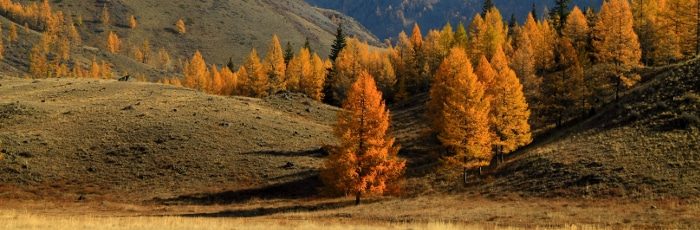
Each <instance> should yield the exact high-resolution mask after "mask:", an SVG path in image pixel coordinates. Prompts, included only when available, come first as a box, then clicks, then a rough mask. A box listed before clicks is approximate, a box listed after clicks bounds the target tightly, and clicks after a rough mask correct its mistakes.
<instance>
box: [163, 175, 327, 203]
mask: <svg viewBox="0 0 700 230" xmlns="http://www.w3.org/2000/svg"><path fill="white" fill-rule="evenodd" d="M322 185H323V183H322V182H321V179H320V178H319V177H318V174H314V175H311V176H308V177H305V178H302V179H299V180H295V181H290V182H286V183H280V184H274V185H271V186H267V187H261V188H252V189H243V190H237V191H226V192H218V193H199V194H192V195H182V196H178V197H175V198H168V199H161V198H155V199H153V200H151V201H152V202H156V203H161V204H165V205H221V204H234V203H243V202H246V201H249V200H251V199H300V198H310V197H315V196H317V195H318V194H319V193H318V188H319V187H321V186H322Z"/></svg>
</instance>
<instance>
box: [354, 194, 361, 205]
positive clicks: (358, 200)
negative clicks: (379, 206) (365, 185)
mask: <svg viewBox="0 0 700 230" xmlns="http://www.w3.org/2000/svg"><path fill="white" fill-rule="evenodd" d="M360 195H361V194H360V193H359V192H358V193H357V194H355V205H360Z"/></svg>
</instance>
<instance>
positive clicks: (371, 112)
mask: <svg viewBox="0 0 700 230" xmlns="http://www.w3.org/2000/svg"><path fill="white" fill-rule="evenodd" d="M389 123H390V118H389V110H387V109H386V106H385V104H384V102H383V101H382V95H381V93H380V92H379V91H378V90H377V87H376V85H375V82H374V79H373V78H372V76H370V75H369V73H368V72H366V71H365V72H362V73H361V74H360V75H359V76H358V77H357V81H356V82H355V83H354V84H352V87H351V88H350V90H349V91H348V98H347V100H344V101H343V110H341V111H340V112H338V123H337V124H336V125H335V126H334V129H333V130H334V134H335V136H336V137H337V138H338V139H340V140H341V144H340V146H337V147H335V148H333V150H332V151H331V154H330V156H329V157H328V158H327V159H326V160H325V161H324V166H323V168H322V170H321V180H323V182H324V184H325V185H326V188H327V190H329V192H333V193H335V194H343V193H345V194H353V195H355V204H356V205H358V204H360V199H361V197H362V196H364V195H370V194H380V195H381V194H384V193H387V192H388V191H392V190H395V189H398V184H397V182H398V181H399V178H400V176H401V175H402V174H403V171H404V168H405V164H406V162H405V161H404V160H400V159H399V158H398V156H397V153H398V151H399V146H395V145H394V141H395V138H394V137H392V136H391V133H390V131H389V125H390V124H389Z"/></svg>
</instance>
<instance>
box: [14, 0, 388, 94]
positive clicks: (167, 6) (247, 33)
mask: <svg viewBox="0 0 700 230" xmlns="http://www.w3.org/2000/svg"><path fill="white" fill-rule="evenodd" d="M20 2H23V3H25V4H29V3H31V2H34V1H20ZM50 4H51V7H52V9H53V11H62V12H64V14H65V15H69V16H71V17H72V18H73V20H74V21H75V22H76V23H77V22H78V21H79V19H82V24H80V25H79V26H77V29H78V31H79V33H80V35H81V37H82V40H83V41H82V46H81V47H77V48H75V49H74V50H73V57H74V59H77V60H78V61H84V62H89V61H91V60H92V58H93V57H97V59H98V61H99V60H102V59H105V60H106V61H108V62H110V63H112V64H114V70H115V72H116V73H117V75H119V74H121V73H123V72H128V73H132V74H134V73H140V74H143V75H145V76H146V77H147V78H148V79H150V80H157V79H160V78H162V77H163V76H165V75H172V74H164V73H159V72H161V71H159V70H157V69H155V68H151V67H149V66H147V65H143V64H139V63H137V62H131V61H130V60H129V59H130V57H132V56H133V54H132V51H131V48H132V47H134V46H136V47H141V46H142V44H143V43H144V41H145V40H148V41H149V43H150V50H151V53H152V55H154V56H155V54H156V53H157V52H158V50H160V49H161V48H165V49H166V50H167V51H168V53H169V54H170V59H171V61H172V65H173V67H176V66H177V65H178V63H179V61H184V60H187V59H189V58H191V57H192V55H193V54H194V52H195V51H196V50H200V51H201V52H202V54H203V56H204V59H205V60H206V61H207V63H208V64H216V65H218V66H219V67H221V66H223V65H225V64H227V63H228V61H229V59H230V58H231V59H232V61H233V63H234V64H235V65H236V68H237V67H238V66H239V65H240V64H241V63H242V62H243V59H244V58H245V57H247V56H248V54H249V53H250V51H251V49H253V48H255V49H257V50H258V53H259V54H260V55H261V56H262V55H264V53H265V51H266V50H267V46H268V44H269V42H270V40H271V38H272V36H273V35H277V36H278V37H279V38H280V43H281V44H282V46H283V48H286V44H287V42H290V43H291V45H292V47H293V51H294V52H298V50H299V48H301V47H302V46H303V45H304V42H305V40H306V38H307V37H308V39H309V42H310V45H311V48H312V50H313V51H315V52H318V53H319V55H320V56H321V57H324V58H325V57H327V56H328V54H329V53H330V45H331V43H332V41H333V39H334V35H335V32H336V26H337V21H333V20H334V18H336V20H338V19H342V21H343V22H344V23H345V25H346V26H345V27H346V30H345V33H346V34H348V35H352V36H357V37H359V38H361V39H363V40H366V41H368V42H370V43H371V44H379V41H378V40H377V38H376V37H374V35H372V34H371V32H368V31H367V30H365V29H364V27H362V26H361V25H358V24H357V23H356V22H355V21H354V20H353V19H352V18H349V17H347V16H344V15H342V14H341V13H338V12H334V11H329V10H325V9H318V8H314V7H311V6H310V5H308V4H307V3H306V2H304V1H302V0H285V1H270V0H251V1H234V0H228V1H219V0H217V1H191V2H163V1H133V0H122V1H75V0H64V1H50ZM103 7H106V9H107V10H108V12H109V15H110V21H109V23H106V24H103V23H101V22H99V18H100V17H101V15H102V14H101V13H102V9H103ZM329 12H331V13H329ZM131 15H133V16H134V17H135V19H136V21H137V26H136V28H134V29H132V28H129V27H128V26H127V25H128V19H129V18H130V16H131ZM178 19H182V20H183V21H184V22H185V24H186V29H187V33H185V34H183V35H180V34H177V33H176V32H175V31H174V25H175V23H176V22H177V20H178ZM9 24H10V22H9V21H7V20H5V19H3V21H2V26H3V29H4V32H5V33H7V31H8V30H7V28H8V26H9ZM22 26H23V25H21V24H20V25H17V27H18V28H20V33H19V35H20V40H23V41H21V45H17V46H15V47H11V49H10V50H11V51H9V52H16V54H14V56H17V57H13V55H9V56H10V57H8V59H7V60H3V61H2V62H4V63H8V66H11V67H13V68H14V69H15V70H14V71H13V73H15V72H18V71H23V72H27V71H28V64H29V63H28V62H27V60H28V58H27V57H26V56H27V54H28V53H29V50H30V49H31V47H32V46H33V45H34V44H36V43H37V42H38V35H39V34H38V33H32V34H33V35H31V36H30V37H24V35H23V33H21V32H22V30H23V29H22ZM110 31H114V32H115V33H116V34H117V35H118V36H119V38H120V39H121V41H122V44H121V48H120V51H119V55H112V54H110V53H107V52H102V51H101V50H105V49H106V43H107V37H108V35H109V32H110ZM95 48H96V49H95ZM6 50H7V49H6ZM8 68H9V67H8Z"/></svg>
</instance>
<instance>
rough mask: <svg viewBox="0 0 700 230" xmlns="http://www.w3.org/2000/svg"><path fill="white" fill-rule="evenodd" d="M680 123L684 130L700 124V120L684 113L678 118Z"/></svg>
mask: <svg viewBox="0 0 700 230" xmlns="http://www.w3.org/2000/svg"><path fill="white" fill-rule="evenodd" d="M678 123H679V124H680V125H681V126H682V127H684V128H689V127H692V126H697V125H698V124H700V118H698V116H696V115H694V114H690V113H688V112H683V113H681V116H680V117H678Z"/></svg>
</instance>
